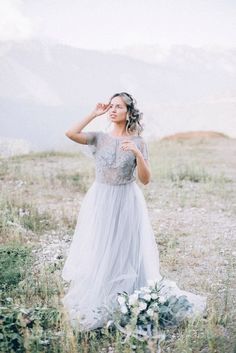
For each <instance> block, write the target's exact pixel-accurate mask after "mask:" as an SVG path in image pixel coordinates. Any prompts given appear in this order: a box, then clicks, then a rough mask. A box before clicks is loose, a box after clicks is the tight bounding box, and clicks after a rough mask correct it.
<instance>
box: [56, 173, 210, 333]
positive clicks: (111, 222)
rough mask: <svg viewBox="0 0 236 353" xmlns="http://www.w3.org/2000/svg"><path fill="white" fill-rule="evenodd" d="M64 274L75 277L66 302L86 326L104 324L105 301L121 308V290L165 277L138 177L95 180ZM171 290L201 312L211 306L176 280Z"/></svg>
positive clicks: (74, 321)
mask: <svg viewBox="0 0 236 353" xmlns="http://www.w3.org/2000/svg"><path fill="white" fill-rule="evenodd" d="M62 277H63V279H65V280H66V281H71V282H70V287H69V289H68V292H67V294H66V295H65V296H64V297H63V298H62V303H63V304H64V306H65V308H66V309H67V311H68V314H69V318H70V322H71V324H72V325H73V326H74V327H79V328H80V329H81V330H83V329H85V330H89V329H94V328H97V327H101V326H103V324H104V323H105V322H106V321H107V320H108V319H109V316H108V314H107V313H106V312H105V311H103V309H102V306H103V304H105V305H107V306H109V307H110V308H111V309H112V308H115V307H116V306H117V303H116V296H117V293H118V292H122V291H126V292H127V293H128V294H132V293H133V292H134V290H135V289H139V288H140V287H143V286H146V285H147V284H148V281H149V280H154V281H159V280H161V279H162V276H161V275H160V272H159V252H158V248H157V244H156V241H155V237H154V233H153V229H152V226H151V223H150V220H149V215H148V210H147V206H146V201H145V199H144V196H143V193H142V191H141V189H140V188H139V186H138V185H137V183H136V182H135V181H133V182H130V183H127V184H122V185H110V184H105V183H99V182H98V181H96V180H95V181H94V183H93V184H92V186H91V187H90V188H89V190H88V191H87V193H86V195H85V197H84V199H83V203H82V205H81V208H80V212H79V215H78V219H77V224H76V228H75V232H74V236H73V239H72V242H71V245H70V249H69V253H68V256H67V259H66V261H65V264H64V267H63V270H62ZM166 289H167V292H168V291H169V293H170V294H173V293H174V292H175V293H176V294H178V295H184V294H185V295H186V296H187V297H188V298H189V300H190V301H191V302H192V303H194V307H195V309H196V310H195V311H196V312H202V311H203V310H204V308H205V306H206V298H205V297H202V296H199V295H195V294H193V293H190V292H186V291H182V290H180V289H179V288H178V287H177V285H176V284H175V283H174V282H173V281H168V280H166ZM99 309H101V311H100V312H99Z"/></svg>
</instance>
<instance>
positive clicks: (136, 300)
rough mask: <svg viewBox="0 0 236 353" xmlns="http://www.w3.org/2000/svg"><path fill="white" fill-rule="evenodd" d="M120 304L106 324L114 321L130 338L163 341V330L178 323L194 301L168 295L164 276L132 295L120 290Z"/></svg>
mask: <svg viewBox="0 0 236 353" xmlns="http://www.w3.org/2000/svg"><path fill="white" fill-rule="evenodd" d="M163 289H165V290H164V291H163ZM167 293H168V291H167ZM117 303H118V305H117V306H116V308H115V310H114V311H113V313H112V319H111V320H109V322H108V323H107V327H109V326H110V325H112V324H113V325H115V326H116V327H117V328H118V329H119V330H120V331H121V332H123V333H125V334H126V335H127V337H128V336H133V337H136V338H138V339H140V340H144V339H146V338H148V337H149V338H150V337H151V338H158V339H159V340H163V339H164V338H165V334H164V333H163V332H161V330H162V329H164V328H165V327H171V326H177V325H179V324H180V323H181V322H183V321H184V320H185V319H186V317H188V315H189V314H191V313H192V304H191V303H190V302H189V301H188V299H187V297H186V296H184V295H182V296H179V297H177V296H175V295H168V294H166V288H165V284H164V279H162V280H161V281H156V282H155V281H152V280H150V281H148V286H147V287H141V288H140V289H139V290H135V291H134V293H132V294H131V295H129V294H128V293H127V292H125V291H123V292H121V293H118V294H117Z"/></svg>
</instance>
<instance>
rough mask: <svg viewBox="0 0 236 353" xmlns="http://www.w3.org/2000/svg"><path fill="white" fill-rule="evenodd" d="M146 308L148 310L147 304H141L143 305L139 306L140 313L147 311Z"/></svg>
mask: <svg viewBox="0 0 236 353" xmlns="http://www.w3.org/2000/svg"><path fill="white" fill-rule="evenodd" d="M146 308H147V303H144V302H141V303H140V304H139V309H140V311H142V310H145V309H146Z"/></svg>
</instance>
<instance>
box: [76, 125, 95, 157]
mask: <svg viewBox="0 0 236 353" xmlns="http://www.w3.org/2000/svg"><path fill="white" fill-rule="evenodd" d="M83 134H84V135H85V136H86V139H87V144H80V145H79V150H80V151H81V152H82V153H83V154H84V155H85V156H86V157H90V158H94V157H95V154H96V150H97V143H98V137H99V131H86V132H85V131H83Z"/></svg>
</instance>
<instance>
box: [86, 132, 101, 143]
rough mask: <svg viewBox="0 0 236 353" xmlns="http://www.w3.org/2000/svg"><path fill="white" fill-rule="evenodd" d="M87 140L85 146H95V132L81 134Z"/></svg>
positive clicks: (96, 133)
mask: <svg viewBox="0 0 236 353" xmlns="http://www.w3.org/2000/svg"><path fill="white" fill-rule="evenodd" d="M83 133H84V134H85V136H86V138H87V144H88V145H96V144H97V135H98V132H97V131H86V132H83Z"/></svg>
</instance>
